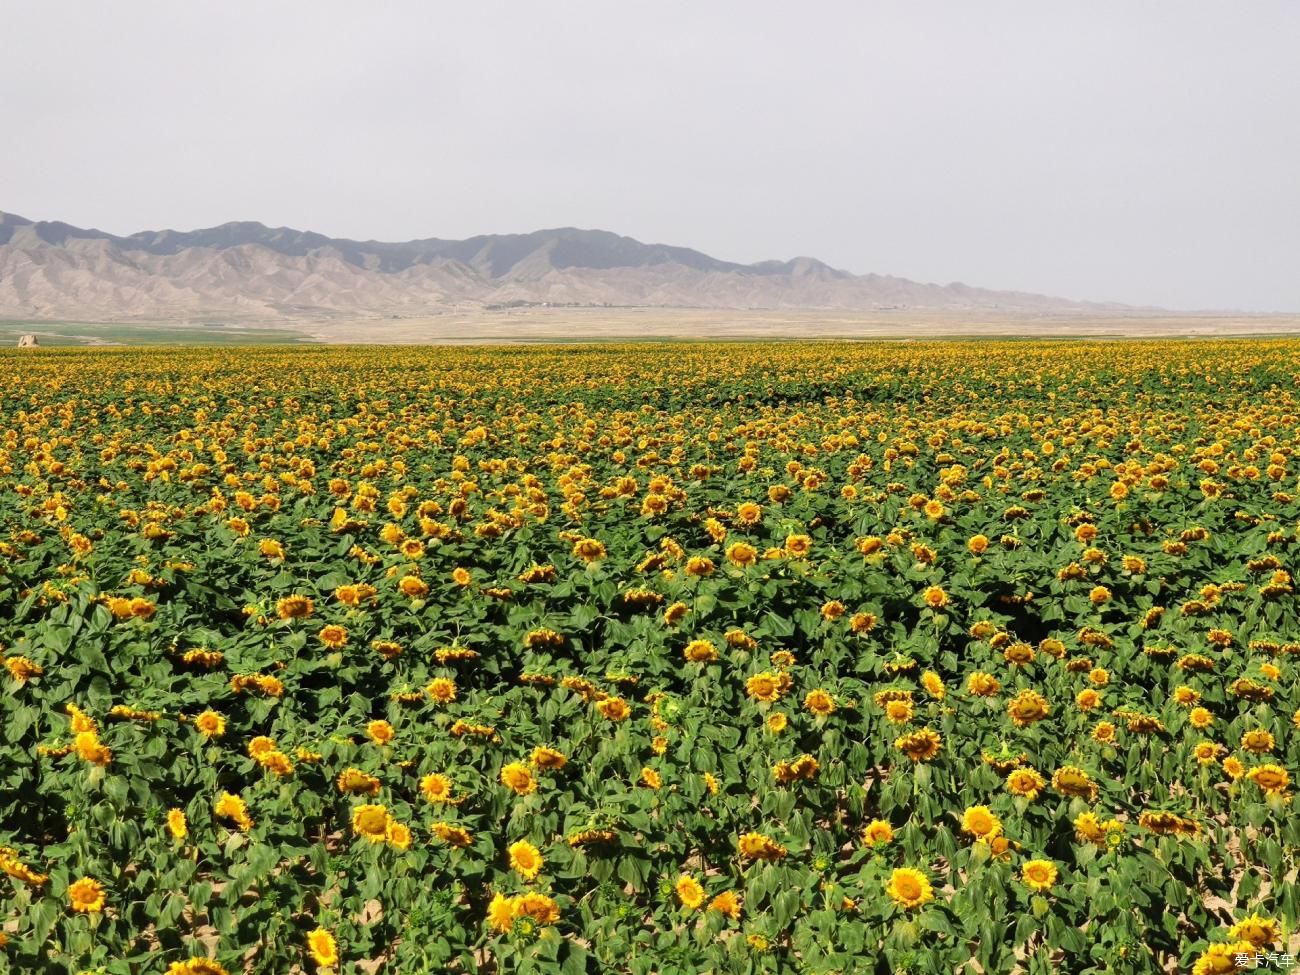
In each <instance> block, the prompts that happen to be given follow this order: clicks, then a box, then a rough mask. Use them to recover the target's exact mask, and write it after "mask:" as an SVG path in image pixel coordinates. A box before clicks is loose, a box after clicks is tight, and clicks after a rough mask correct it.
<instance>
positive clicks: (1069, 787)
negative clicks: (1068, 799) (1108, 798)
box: [1052, 765, 1098, 802]
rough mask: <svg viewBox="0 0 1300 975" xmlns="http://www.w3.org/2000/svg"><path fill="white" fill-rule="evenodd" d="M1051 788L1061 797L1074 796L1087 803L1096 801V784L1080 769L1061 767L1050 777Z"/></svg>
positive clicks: (1068, 766)
mask: <svg viewBox="0 0 1300 975" xmlns="http://www.w3.org/2000/svg"><path fill="white" fill-rule="evenodd" d="M1052 788H1053V789H1055V790H1056V791H1057V792H1059V793H1061V795H1063V796H1075V797H1077V798H1080V799H1086V800H1087V801H1088V802H1096V801H1097V791H1098V789H1097V783H1095V782H1093V781H1092V777H1091V776H1090V775H1088V773H1087V772H1085V771H1084V770H1083V769H1081V768H1076V767H1075V766H1073V765H1063V766H1061V767H1060V768H1059V769H1057V770H1056V772H1055V773H1054V774H1053V775H1052Z"/></svg>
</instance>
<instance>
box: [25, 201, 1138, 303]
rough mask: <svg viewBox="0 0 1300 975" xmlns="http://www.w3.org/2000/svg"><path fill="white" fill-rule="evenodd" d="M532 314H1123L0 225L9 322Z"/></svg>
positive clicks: (251, 230) (572, 252)
mask: <svg viewBox="0 0 1300 975" xmlns="http://www.w3.org/2000/svg"><path fill="white" fill-rule="evenodd" d="M535 305H552V306H556V305H558V306H578V307H640V308H701V309H746V310H753V309H788V310H794V309H806V310H817V309H825V310H836V311H872V310H884V309H889V310H895V309H897V310H906V309H917V310H931V311H939V310H944V311H988V312H994V311H997V312H1015V313H1036V314H1055V313H1071V312H1075V313H1079V312H1096V311H1106V310H1116V309H1120V308H1122V307H1123V306H1119V305H1104V304H1097V303H1088V302H1077V301H1069V300H1066V299H1061V298H1052V297H1048V296H1045V295H1037V294H1027V293H1023V292H1012V291H990V290H986V289H982V288H973V287H969V286H967V285H964V284H948V285H936V284H922V283H918V282H915V281H909V280H908V279H906V278H899V277H891V276H887V275H879V274H865V275H854V274H850V273H848V272H847V271H841V270H837V269H835V268H832V267H830V266H829V265H827V264H824V263H823V262H821V261H818V260H816V259H815V258H810V257H799V258H795V259H794V260H790V261H763V262H760V263H757V264H736V263H732V262H729V261H722V260H718V259H717V258H714V257H710V256H709V255H707V254H703V253H701V252H700V251H697V250H692V249H690V248H687V247H674V246H669V245H666V244H644V243H641V242H640V241H637V240H633V239H632V238H631V237H621V236H619V235H617V234H613V233H610V232H608V231H603V230H578V229H575V228H572V227H565V228H559V229H553V230H539V231H535V232H533V233H528V234H494V235H484V236H479V237H471V238H468V239H466V240H443V239H439V238H426V239H423V240H411V241H406V242H404V243H386V242H382V241H373V240H369V241H356V240H348V239H344V238H334V237H326V236H324V235H322V234H318V233H312V232H310V231H301V230H293V229H291V228H288V227H267V226H265V225H263V224H260V223H256V222H237V223H226V224H222V225H221V226H219V227H210V228H207V229H203V230H192V231H175V230H160V231H142V232H140V233H136V234H131V235H130V236H126V237H121V236H116V235H113V234H109V233H105V232H103V231H99V230H87V229H83V228H80V227H75V226H72V225H71V224H66V223H61V222H57V221H33V220H28V219H26V218H24V217H20V216H17V215H15V214H12V213H0V318H8V319H21V320H32V321H39V320H47V321H60V320H61V321H102V322H108V321H178V320H180V321H254V320H259V321H281V320H306V321H312V320H314V321H326V320H331V319H340V318H348V319H356V318H372V317H388V318H391V317H400V318H406V317H427V316H431V315H437V314H440V313H442V312H446V311H451V310H456V311H470V310H473V309H476V308H479V309H487V308H501V307H510V306H535Z"/></svg>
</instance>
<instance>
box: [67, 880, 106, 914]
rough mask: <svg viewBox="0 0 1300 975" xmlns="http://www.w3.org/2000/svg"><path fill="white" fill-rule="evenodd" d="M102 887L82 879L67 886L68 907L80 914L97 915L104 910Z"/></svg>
mask: <svg viewBox="0 0 1300 975" xmlns="http://www.w3.org/2000/svg"><path fill="white" fill-rule="evenodd" d="M104 900H105V897H104V885H103V884H101V883H100V882H99V881H98V880H95V879H93V878H91V877H82V878H81V879H80V880H76V881H73V882H72V883H71V884H69V885H68V906H69V907H71V908H72V909H73V910H74V911H76V912H78V913H80V914H98V913H99V912H100V911H102V910H103V909H104Z"/></svg>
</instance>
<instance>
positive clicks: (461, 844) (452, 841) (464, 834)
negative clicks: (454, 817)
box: [429, 823, 474, 849]
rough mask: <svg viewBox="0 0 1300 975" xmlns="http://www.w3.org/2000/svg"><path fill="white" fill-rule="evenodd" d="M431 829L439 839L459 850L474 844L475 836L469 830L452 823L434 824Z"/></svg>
mask: <svg viewBox="0 0 1300 975" xmlns="http://www.w3.org/2000/svg"><path fill="white" fill-rule="evenodd" d="M429 829H430V830H432V831H433V835H434V836H436V837H438V839H440V840H442V841H443V842H444V843H446V844H447V845H448V846H454V847H456V848H457V849H464V848H465V847H467V846H469V845H470V844H471V843H473V842H474V836H473V834H472V833H470V831H469V830H467V829H465V828H464V827H461V826H455V825H453V824H451V823H433V824H432V825H431V826H430V827H429Z"/></svg>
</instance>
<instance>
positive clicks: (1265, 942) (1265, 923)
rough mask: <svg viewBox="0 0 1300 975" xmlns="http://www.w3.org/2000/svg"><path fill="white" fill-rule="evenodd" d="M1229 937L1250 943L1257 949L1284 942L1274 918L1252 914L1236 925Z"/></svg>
mask: <svg viewBox="0 0 1300 975" xmlns="http://www.w3.org/2000/svg"><path fill="white" fill-rule="evenodd" d="M1228 937H1229V938H1234V939H1236V940H1237V941H1249V942H1250V943H1251V944H1252V945H1254V946H1255V947H1256V948H1269V947H1272V946H1273V945H1275V944H1277V943H1278V942H1279V941H1281V940H1282V932H1281V931H1280V930H1279V928H1278V923H1277V921H1275V920H1274V919H1273V918H1270V917H1262V916H1260V915H1259V914H1252V915H1250V916H1249V917H1244V918H1242V919H1241V920H1240V921H1238V922H1237V923H1236V924H1234V925H1233V926H1232V929H1231V930H1230V931H1229V932H1228Z"/></svg>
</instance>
